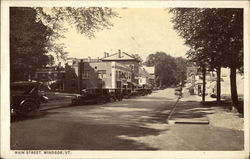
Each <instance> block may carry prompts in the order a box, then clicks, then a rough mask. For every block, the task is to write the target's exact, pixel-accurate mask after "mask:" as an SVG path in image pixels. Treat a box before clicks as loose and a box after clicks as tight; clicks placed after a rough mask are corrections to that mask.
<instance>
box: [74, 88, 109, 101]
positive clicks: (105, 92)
mask: <svg viewBox="0 0 250 159" xmlns="http://www.w3.org/2000/svg"><path fill="white" fill-rule="evenodd" d="M111 99H112V96H111V93H110V92H109V89H102V88H96V89H95V88H94V89H84V90H82V92H81V94H79V95H76V96H75V97H74V98H73V99H72V105H80V104H87V103H88V104H96V103H106V102H109V101H111Z"/></svg>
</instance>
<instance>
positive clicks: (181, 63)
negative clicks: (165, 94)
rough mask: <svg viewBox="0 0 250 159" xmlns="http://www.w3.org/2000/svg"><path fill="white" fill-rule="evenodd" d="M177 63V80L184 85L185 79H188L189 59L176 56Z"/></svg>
mask: <svg viewBox="0 0 250 159" xmlns="http://www.w3.org/2000/svg"><path fill="white" fill-rule="evenodd" d="M175 63H176V73H175V80H176V81H177V82H178V83H181V85H182V86H183V85H184V81H185V80H186V79H187V76H186V74H187V66H188V61H187V60H186V59H184V58H182V57H177V58H175Z"/></svg>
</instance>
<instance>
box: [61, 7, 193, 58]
mask: <svg viewBox="0 0 250 159" xmlns="http://www.w3.org/2000/svg"><path fill="white" fill-rule="evenodd" d="M115 11H116V12H117V13H118V16H119V17H115V18H112V19H111V22H112V23H113V27H111V28H110V29H105V30H101V31H98V32H95V38H92V39H89V38H88V37H86V36H85V35H83V34H80V33H78V32H77V31H76V30H75V28H70V29H69V30H68V32H66V33H64V36H65V38H64V39H61V40H60V42H62V43H64V44H65V46H66V48H65V51H67V52H69V54H68V57H74V58H87V57H91V58H97V57H99V58H102V57H103V56H104V52H109V53H110V54H113V53H117V52H118V49H120V50H121V51H122V52H126V53H128V54H139V55H140V56H141V57H142V59H143V60H144V61H145V60H146V58H147V56H148V55H149V54H152V53H156V52H157V51H163V52H165V53H167V54H170V55H171V56H174V57H179V56H182V57H185V53H186V52H187V50H188V49H189V48H188V46H186V45H184V39H182V38H181V37H179V36H178V34H177V32H176V31H175V30H174V29H173V24H172V23H171V16H172V15H171V14H170V13H168V10H167V9H163V8H150V9H147V8H127V9H118V8H116V9H115Z"/></svg>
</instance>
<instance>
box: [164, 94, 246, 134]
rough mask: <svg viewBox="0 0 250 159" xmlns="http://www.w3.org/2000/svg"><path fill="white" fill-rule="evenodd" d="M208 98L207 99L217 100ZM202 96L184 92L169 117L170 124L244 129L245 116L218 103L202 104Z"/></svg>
mask: <svg viewBox="0 0 250 159" xmlns="http://www.w3.org/2000/svg"><path fill="white" fill-rule="evenodd" d="M215 100H216V99H214V98H206V101H215ZM200 102H201V97H200V96H197V95H189V94H187V93H184V95H183V98H181V99H180V100H179V102H178V103H177V105H176V106H175V108H174V110H173V112H172V114H171V115H170V117H169V118H168V121H167V122H168V123H169V124H209V125H211V126H214V127H221V128H227V129H233V130H239V131H243V130H244V118H242V117H241V116H240V114H237V113H233V112H230V111H228V110H227V109H225V107H223V106H218V105H209V106H207V105H202V104H201V103H200Z"/></svg>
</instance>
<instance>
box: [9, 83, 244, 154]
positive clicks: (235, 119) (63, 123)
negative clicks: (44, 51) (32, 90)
mask: <svg viewBox="0 0 250 159" xmlns="http://www.w3.org/2000/svg"><path fill="white" fill-rule="evenodd" d="M177 99H178V96H176V95H174V89H172V88H169V89H165V90H158V91H153V93H152V94H150V95H148V96H141V97H136V98H132V99H125V100H123V101H118V102H112V103H107V104H94V105H80V106H70V105H67V104H66V103H67V102H66V101H67V100H68V99H65V100H64V101H65V102H64V103H62V102H60V101H56V102H58V103H60V104H58V105H52V104H51V105H48V104H46V105H45V106H44V108H43V105H41V110H40V112H39V114H36V116H34V117H30V118H24V119H20V118H19V119H16V120H14V121H12V124H11V132H12V134H11V148H12V149H14V150H15V149H21V150H48V149H49V150H57V149H59V150H242V149H244V144H243V143H244V138H243V131H242V130H243V119H242V117H239V116H237V115H235V114H233V113H231V112H229V111H227V110H225V109H222V108H218V107H214V106H205V107H204V106H201V105H200V103H199V100H197V99H195V97H190V96H189V97H188V96H186V97H183V98H181V99H180V100H179V101H178V102H177ZM176 102H177V103H176ZM58 106H59V107H58ZM175 107H176V108H177V109H178V111H176V110H175V111H174V112H172V111H173V109H174V108H175ZM171 112H172V113H173V114H171ZM180 113H181V114H182V115H181V116H180ZM170 114H171V116H170ZM194 118H195V120H193V123H192V121H186V123H184V124H183V123H182V124H181V123H180V124H171V123H168V120H169V121H170V122H171V121H173V120H176V121H177V120H186V119H194ZM195 121H196V122H200V123H194V122H195ZM204 121H209V123H203V122H204ZM183 122H185V121H183ZM31 136H32V137H31Z"/></svg>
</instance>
